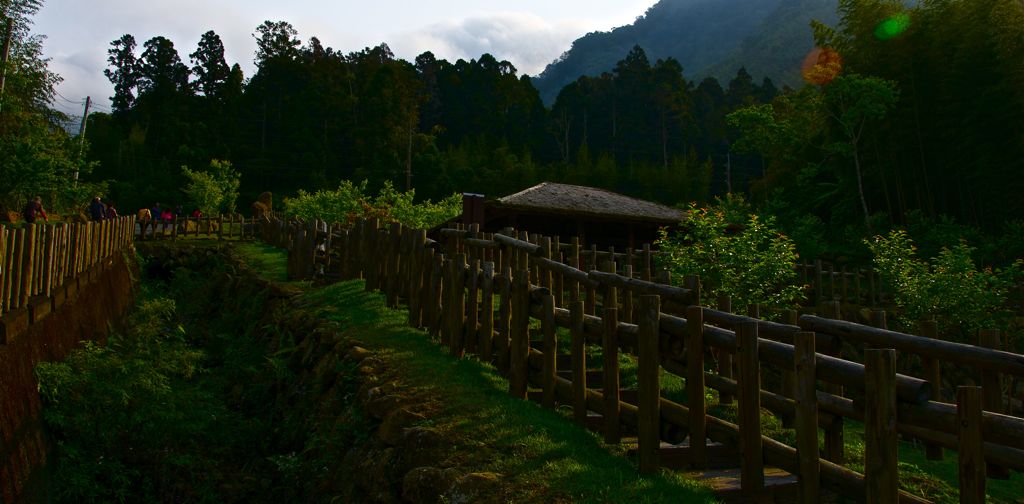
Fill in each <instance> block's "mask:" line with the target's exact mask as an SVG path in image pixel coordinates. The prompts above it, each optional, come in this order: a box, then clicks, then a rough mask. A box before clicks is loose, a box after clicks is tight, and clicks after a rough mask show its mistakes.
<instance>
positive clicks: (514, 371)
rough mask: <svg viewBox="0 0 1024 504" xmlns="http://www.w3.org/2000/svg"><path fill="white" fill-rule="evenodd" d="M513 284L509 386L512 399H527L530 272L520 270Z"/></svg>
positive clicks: (524, 269)
mask: <svg viewBox="0 0 1024 504" xmlns="http://www.w3.org/2000/svg"><path fill="white" fill-rule="evenodd" d="M520 266H522V264H521V263H520ZM513 282H514V285H513V293H512V331H511V340H512V341H511V348H510V354H511V355H510V363H509V364H510V369H509V380H508V386H509V394H510V395H511V396H512V397H515V398H518V399H526V390H527V384H528V379H529V377H528V371H529V365H530V364H529V352H530V271H529V270H528V269H526V268H520V269H519V270H518V271H516V274H515V277H514V278H513Z"/></svg>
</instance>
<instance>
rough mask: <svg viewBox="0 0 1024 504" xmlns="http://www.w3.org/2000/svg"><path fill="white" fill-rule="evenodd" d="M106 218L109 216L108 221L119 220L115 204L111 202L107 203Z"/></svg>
mask: <svg viewBox="0 0 1024 504" xmlns="http://www.w3.org/2000/svg"><path fill="white" fill-rule="evenodd" d="M106 216H107V218H108V219H116V218H117V209H116V208H114V204H113V203H111V202H109V201H108V202H107V213H106Z"/></svg>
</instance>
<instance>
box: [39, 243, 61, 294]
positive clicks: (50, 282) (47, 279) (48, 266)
mask: <svg viewBox="0 0 1024 504" xmlns="http://www.w3.org/2000/svg"><path fill="white" fill-rule="evenodd" d="M45 229H46V254H45V255H44V261H45V262H44V264H43V292H42V294H43V295H44V296H46V297H50V296H52V295H53V287H54V273H55V271H54V266H55V263H56V261H55V257H56V255H55V252H56V251H57V236H58V234H57V231H58V230H57V227H56V226H46V227H45Z"/></svg>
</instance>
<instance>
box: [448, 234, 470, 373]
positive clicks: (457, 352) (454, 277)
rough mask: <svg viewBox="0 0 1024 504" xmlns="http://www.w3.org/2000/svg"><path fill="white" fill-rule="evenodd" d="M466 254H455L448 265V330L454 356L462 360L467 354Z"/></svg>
mask: <svg viewBox="0 0 1024 504" xmlns="http://www.w3.org/2000/svg"><path fill="white" fill-rule="evenodd" d="M465 282H466V254H463V253H459V254H455V255H454V256H453V257H452V259H451V261H449V263H448V286H449V291H448V302H449V306H446V307H445V308H444V310H445V313H447V314H448V330H449V331H450V332H451V334H450V335H449V342H450V344H451V345H450V347H449V349H450V350H449V351H450V353H451V355H452V356H454V357H456V358H459V359H461V358H462V356H463V355H465V353H466V331H465V324H466V319H465V317H466V293H465V289H466V287H465Z"/></svg>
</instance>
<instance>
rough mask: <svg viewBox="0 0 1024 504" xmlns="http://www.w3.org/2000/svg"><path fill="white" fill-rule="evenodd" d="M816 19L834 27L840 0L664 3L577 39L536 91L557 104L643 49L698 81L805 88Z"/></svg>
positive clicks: (538, 82) (669, 0)
mask: <svg viewBox="0 0 1024 504" xmlns="http://www.w3.org/2000/svg"><path fill="white" fill-rule="evenodd" d="M812 19H816V20H819V21H822V22H825V23H828V24H834V23H835V22H836V20H837V19H838V16H837V0H661V1H660V2H658V3H657V4H655V5H654V6H653V7H651V8H650V9H648V10H647V12H646V13H645V14H644V15H643V16H641V17H639V18H637V20H636V22H635V23H633V24H631V25H627V26H621V27H618V28H615V29H613V30H612V31H610V32H592V33H588V34H586V35H584V36H583V37H582V38H579V39H577V40H576V41H575V42H573V44H572V47H571V48H570V49H569V50H568V51H566V52H565V53H564V54H562V56H561V57H560V58H559V59H558V60H556V61H554V62H552V63H551V64H549V65H548V66H547V67H546V68H545V69H544V71H543V72H542V73H541V74H540V75H539V76H537V77H535V78H534V79H533V84H534V86H536V87H537V89H538V90H539V91H540V94H541V97H542V98H543V99H544V102H545V103H547V104H551V103H552V102H553V101H554V99H555V97H556V96H558V92H559V91H561V89H562V87H564V86H565V85H566V84H568V83H570V82H573V81H575V80H576V79H578V78H579V77H580V76H583V75H590V76H596V75H600V74H601V73H602V72H607V71H610V70H611V69H612V68H613V67H614V66H615V63H616V62H617V61H619V60H621V59H622V58H623V57H624V56H625V55H626V54H627V53H628V52H629V50H630V49H631V48H632V47H633V46H634V45H639V46H640V47H642V48H643V49H644V51H645V52H646V53H647V56H648V57H649V58H650V59H651V60H652V61H654V60H657V59H661V58H667V57H672V58H675V59H676V60H678V61H679V62H680V63H681V64H682V65H683V69H684V71H685V74H686V77H687V78H688V79H690V80H695V81H699V80H700V79H702V78H704V77H708V76H711V77H716V78H718V79H719V80H720V81H723V82H726V81H728V79H730V78H732V76H734V75H735V74H736V71H737V70H738V69H739V68H740V67H741V66H746V67H747V70H748V71H749V72H750V74H751V75H753V76H754V77H755V78H756V79H758V80H760V78H761V77H763V76H767V77H770V78H772V79H773V80H774V81H775V82H776V83H777V84H780V85H782V84H787V85H790V86H798V85H799V84H800V64H801V63H802V61H803V58H804V56H805V55H806V54H807V53H808V52H810V50H811V49H812V48H813V47H812V46H813V40H812V36H811V29H810V21H811V20H812Z"/></svg>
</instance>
